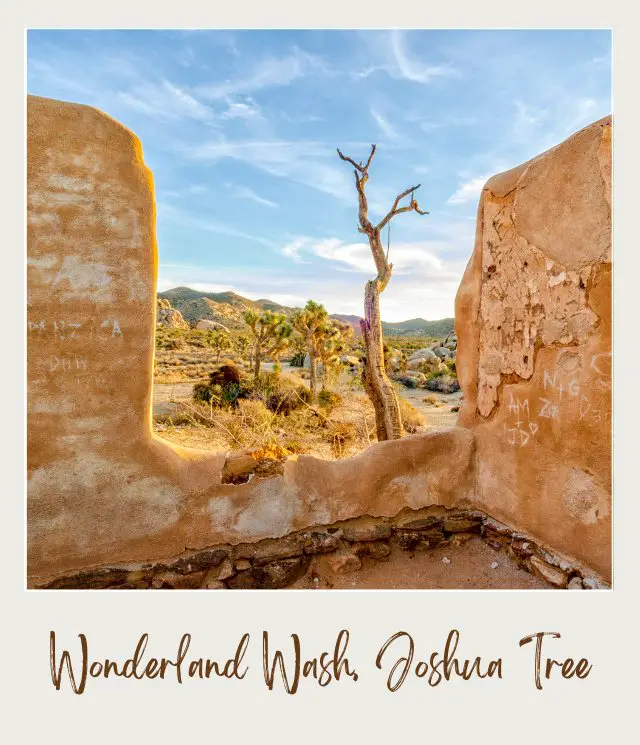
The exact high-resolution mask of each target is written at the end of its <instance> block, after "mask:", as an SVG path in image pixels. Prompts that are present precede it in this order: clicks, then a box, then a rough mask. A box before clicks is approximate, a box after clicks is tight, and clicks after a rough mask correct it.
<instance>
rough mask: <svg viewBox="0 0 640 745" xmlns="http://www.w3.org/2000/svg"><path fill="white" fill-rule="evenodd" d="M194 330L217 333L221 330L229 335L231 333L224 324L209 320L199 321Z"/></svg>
mask: <svg viewBox="0 0 640 745" xmlns="http://www.w3.org/2000/svg"><path fill="white" fill-rule="evenodd" d="M194 328H195V329H197V330H198V331H215V330H216V329H221V330H222V331H225V332H226V333H227V334H228V333H229V329H228V328H227V327H226V326H224V325H223V324H222V323H218V322H217V321H210V320H209V319H208V318H202V319H201V320H199V321H198V323H196V325H195V326H194Z"/></svg>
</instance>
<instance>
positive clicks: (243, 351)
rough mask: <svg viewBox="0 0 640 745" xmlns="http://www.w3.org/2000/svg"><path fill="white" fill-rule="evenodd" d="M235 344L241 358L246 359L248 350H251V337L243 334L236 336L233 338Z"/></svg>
mask: <svg viewBox="0 0 640 745" xmlns="http://www.w3.org/2000/svg"><path fill="white" fill-rule="evenodd" d="M233 344H234V347H235V351H236V352H237V353H238V355H239V356H240V359H241V360H244V359H246V355H247V352H248V351H249V347H250V346H251V339H249V337H248V336H245V335H244V334H241V335H240V336H236V338H235V339H234V340H233Z"/></svg>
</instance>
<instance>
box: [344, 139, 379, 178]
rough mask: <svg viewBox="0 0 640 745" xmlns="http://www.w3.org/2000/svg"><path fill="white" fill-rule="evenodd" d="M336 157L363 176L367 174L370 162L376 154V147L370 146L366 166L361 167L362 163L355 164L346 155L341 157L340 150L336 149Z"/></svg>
mask: <svg viewBox="0 0 640 745" xmlns="http://www.w3.org/2000/svg"><path fill="white" fill-rule="evenodd" d="M337 150H338V155H339V156H340V157H341V158H342V160H344V161H345V162H346V163H351V165H352V166H353V167H354V168H355V169H356V171H359V172H360V173H361V174H362V175H363V176H364V175H365V174H366V173H367V171H368V169H369V166H370V165H371V160H372V158H373V156H374V153H375V152H376V146H375V145H371V154H370V155H369V160H367V165H366V166H363V165H362V161H360V163H356V162H355V160H354V159H353V158H349V157H348V156H347V155H343V153H342V151H341V150H340V148H337Z"/></svg>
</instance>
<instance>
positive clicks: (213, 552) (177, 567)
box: [166, 548, 229, 574]
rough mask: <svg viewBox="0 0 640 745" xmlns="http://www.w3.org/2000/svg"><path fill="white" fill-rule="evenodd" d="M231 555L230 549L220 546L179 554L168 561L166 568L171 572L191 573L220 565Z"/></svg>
mask: <svg viewBox="0 0 640 745" xmlns="http://www.w3.org/2000/svg"><path fill="white" fill-rule="evenodd" d="M228 555H229V553H228V551H225V550H224V549H220V548H211V549H204V550H202V551H197V552H195V553H193V554H189V555H188V556H179V557H178V558H177V559H175V560H174V561H171V562H168V563H167V564H166V568H167V570H168V571H169V572H177V573H178V574H191V573H192V572H198V571H201V570H202V569H209V568H211V567H215V566H218V565H219V564H222V562H223V561H224V560H225V559H226V558H227V556H228Z"/></svg>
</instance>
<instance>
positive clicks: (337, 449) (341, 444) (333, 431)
mask: <svg viewBox="0 0 640 745" xmlns="http://www.w3.org/2000/svg"><path fill="white" fill-rule="evenodd" d="M327 436H328V439H329V442H330V443H331V454H332V455H333V457H334V458H342V457H343V456H344V455H346V452H347V450H348V448H349V446H350V445H351V444H352V443H353V442H354V440H355V439H356V425H355V424H353V423H352V422H333V423H332V425H331V427H329V428H328V432H327Z"/></svg>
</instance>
